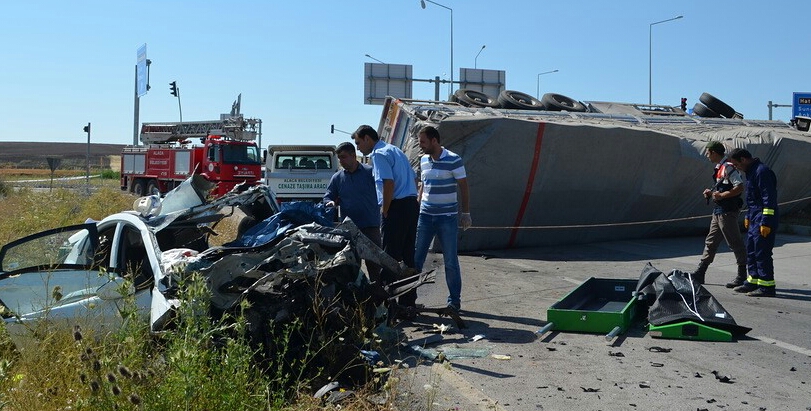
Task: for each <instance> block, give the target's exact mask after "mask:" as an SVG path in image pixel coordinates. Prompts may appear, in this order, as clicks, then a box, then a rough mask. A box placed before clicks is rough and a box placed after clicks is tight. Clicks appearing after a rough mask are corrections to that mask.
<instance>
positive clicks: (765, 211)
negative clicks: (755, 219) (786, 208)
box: [763, 208, 774, 215]
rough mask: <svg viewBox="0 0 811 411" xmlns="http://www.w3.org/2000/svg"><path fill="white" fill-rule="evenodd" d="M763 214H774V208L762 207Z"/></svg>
mask: <svg viewBox="0 0 811 411" xmlns="http://www.w3.org/2000/svg"><path fill="white" fill-rule="evenodd" d="M763 215H774V209H773V208H764V209H763Z"/></svg>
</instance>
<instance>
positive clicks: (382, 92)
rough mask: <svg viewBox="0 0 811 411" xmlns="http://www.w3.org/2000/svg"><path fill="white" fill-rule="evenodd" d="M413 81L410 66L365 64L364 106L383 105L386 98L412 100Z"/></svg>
mask: <svg viewBox="0 0 811 411" xmlns="http://www.w3.org/2000/svg"><path fill="white" fill-rule="evenodd" d="M413 79H414V76H413V74H412V66H411V65H410V64H378V63H364V69H363V104H383V103H384V102H385V101H386V96H392V97H397V98H412V97H411V93H412V90H413V87H414V86H413V85H414V83H413Z"/></svg>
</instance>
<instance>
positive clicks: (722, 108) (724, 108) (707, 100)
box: [698, 93, 735, 118]
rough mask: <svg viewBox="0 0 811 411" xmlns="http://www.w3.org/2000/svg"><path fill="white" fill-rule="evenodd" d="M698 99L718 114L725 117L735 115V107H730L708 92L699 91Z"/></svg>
mask: <svg viewBox="0 0 811 411" xmlns="http://www.w3.org/2000/svg"><path fill="white" fill-rule="evenodd" d="M698 101H700V102H702V103H704V105H705V106H707V108H708V109H710V110H712V111H713V112H715V113H716V114H718V115H721V116H724V117H726V118H733V117H735V109H733V108H732V107H730V106H729V104H727V103H724V102H723V101H721V100H719V99H717V98H715V97H713V96H712V95H711V94H710V93H701V97H699V98H698ZM716 117H717V116H716Z"/></svg>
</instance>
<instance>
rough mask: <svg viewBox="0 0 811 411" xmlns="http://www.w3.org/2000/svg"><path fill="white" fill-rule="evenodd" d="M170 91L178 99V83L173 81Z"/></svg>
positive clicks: (170, 84)
mask: <svg viewBox="0 0 811 411" xmlns="http://www.w3.org/2000/svg"><path fill="white" fill-rule="evenodd" d="M169 91H170V92H171V93H172V95H173V96H175V97H177V92H178V90H177V82H176V81H173V82H171V83H169Z"/></svg>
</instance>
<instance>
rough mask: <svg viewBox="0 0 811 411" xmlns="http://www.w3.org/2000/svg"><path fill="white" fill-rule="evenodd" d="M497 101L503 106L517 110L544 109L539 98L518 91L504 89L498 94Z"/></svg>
mask: <svg viewBox="0 0 811 411" xmlns="http://www.w3.org/2000/svg"><path fill="white" fill-rule="evenodd" d="M498 103H499V105H501V107H503V108H516V109H519V110H544V109H545V107H544V105H543V103H541V100H538V99H537V98H535V97H532V96H530V95H529V94H524V93H521V92H519V91H513V90H504V91H502V92H501V93H499V95H498Z"/></svg>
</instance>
